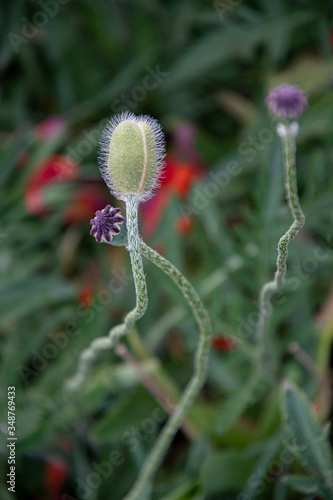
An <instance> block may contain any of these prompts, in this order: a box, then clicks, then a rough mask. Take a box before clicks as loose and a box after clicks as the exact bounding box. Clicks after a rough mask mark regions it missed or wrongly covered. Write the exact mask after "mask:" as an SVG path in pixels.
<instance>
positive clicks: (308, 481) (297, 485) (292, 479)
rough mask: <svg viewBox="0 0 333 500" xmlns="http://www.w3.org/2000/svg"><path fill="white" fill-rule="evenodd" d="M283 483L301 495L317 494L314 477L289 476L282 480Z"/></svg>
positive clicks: (316, 484)
mask: <svg viewBox="0 0 333 500" xmlns="http://www.w3.org/2000/svg"><path fill="white" fill-rule="evenodd" d="M282 481H283V483H284V484H286V485H287V486H290V488H292V489H294V490H296V491H299V492H301V493H317V492H318V489H319V486H318V482H317V479H316V477H315V476H301V475H297V474H291V475H290V476H286V477H284V478H283V479H282Z"/></svg>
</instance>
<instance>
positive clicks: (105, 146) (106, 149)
mask: <svg viewBox="0 0 333 500" xmlns="http://www.w3.org/2000/svg"><path fill="white" fill-rule="evenodd" d="M124 121H130V122H133V123H136V124H138V125H140V123H145V124H147V125H148V126H149V127H150V128H151V130H152V132H153V135H154V138H155V146H156V150H155V154H156V165H157V168H156V173H155V176H154V178H153V179H152V181H151V183H150V185H149V188H146V189H144V190H143V192H142V193H141V192H140V193H138V194H137V197H138V201H139V202H144V201H147V200H148V199H149V198H151V197H152V196H153V195H154V190H155V189H156V188H157V187H159V186H160V181H161V177H162V173H163V168H164V165H165V164H164V161H163V159H164V157H165V139H164V134H163V131H162V127H161V125H160V124H159V123H158V121H157V120H155V119H154V118H151V117H150V116H149V115H139V116H136V115H134V114H133V113H130V112H129V111H125V112H123V113H120V114H118V115H115V116H113V117H112V118H111V119H110V120H109V122H108V123H107V124H106V126H105V128H104V130H103V132H102V136H101V141H100V144H99V151H98V163H99V166H100V172H101V174H102V177H103V179H104V181H105V183H106V185H107V186H108V188H109V189H110V191H111V193H112V194H113V195H114V196H115V197H116V198H118V199H119V200H123V201H126V198H127V196H126V195H124V194H123V193H119V190H117V189H116V187H115V186H114V183H113V180H112V179H111V176H110V172H109V170H108V162H109V155H110V143H111V139H112V135H113V133H114V131H115V129H116V127H117V126H118V125H120V123H122V122H124ZM129 194H131V193H129Z"/></svg>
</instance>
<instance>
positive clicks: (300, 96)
mask: <svg viewBox="0 0 333 500" xmlns="http://www.w3.org/2000/svg"><path fill="white" fill-rule="evenodd" d="M265 103H266V105H267V107H268V110H269V112H270V113H271V114H272V115H275V116H277V117H278V118H284V119H286V120H288V119H297V118H299V117H300V116H301V114H302V113H303V111H304V110H305V109H306V108H307V107H308V100H307V93H306V92H304V91H303V90H301V89H300V88H299V86H298V85H287V84H286V83H282V84H281V85H280V86H279V87H274V88H273V89H271V90H270V92H269V95H268V97H267V99H266V100H265Z"/></svg>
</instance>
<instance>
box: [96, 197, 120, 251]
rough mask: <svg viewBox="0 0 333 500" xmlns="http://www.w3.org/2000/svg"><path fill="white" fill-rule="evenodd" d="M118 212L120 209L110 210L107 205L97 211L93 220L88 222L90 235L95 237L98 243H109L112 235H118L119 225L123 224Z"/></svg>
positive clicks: (109, 206)
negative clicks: (90, 226)
mask: <svg viewBox="0 0 333 500" xmlns="http://www.w3.org/2000/svg"><path fill="white" fill-rule="evenodd" d="M120 212H121V209H120V208H112V207H111V205H107V206H106V207H105V208H103V210H97V212H96V213H95V217H94V219H91V221H90V224H91V225H92V228H91V230H90V234H91V235H92V236H95V239H96V241H97V242H98V243H101V242H102V241H106V242H108V243H110V241H111V240H112V238H113V235H114V234H119V233H120V227H119V224H122V223H123V222H125V218H124V217H123V216H122V215H121V213H120Z"/></svg>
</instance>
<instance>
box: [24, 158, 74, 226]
mask: <svg viewBox="0 0 333 500" xmlns="http://www.w3.org/2000/svg"><path fill="white" fill-rule="evenodd" d="M79 168H80V167H79V164H78V163H76V162H75V161H74V160H72V159H70V158H69V157H68V156H64V155H52V156H48V157H47V158H45V159H44V160H42V161H41V162H40V163H39V164H38V165H37V167H36V169H35V170H34V172H33V173H32V175H31V177H30V178H29V179H28V181H27V183H26V185H25V205H26V207H27V210H28V212H29V213H31V214H32V215H39V216H41V215H46V214H47V213H49V211H50V208H51V207H50V206H48V205H47V203H46V202H45V201H44V199H43V191H44V189H45V188H46V187H49V186H51V185H54V184H58V183H61V182H69V181H73V180H76V179H77V178H78V176H79Z"/></svg>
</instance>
